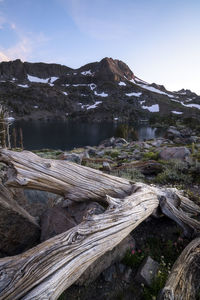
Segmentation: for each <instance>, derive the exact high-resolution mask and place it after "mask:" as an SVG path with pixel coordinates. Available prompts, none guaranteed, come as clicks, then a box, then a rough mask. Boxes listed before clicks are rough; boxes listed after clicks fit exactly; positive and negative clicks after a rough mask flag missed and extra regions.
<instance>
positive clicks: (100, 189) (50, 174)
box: [0, 149, 132, 201]
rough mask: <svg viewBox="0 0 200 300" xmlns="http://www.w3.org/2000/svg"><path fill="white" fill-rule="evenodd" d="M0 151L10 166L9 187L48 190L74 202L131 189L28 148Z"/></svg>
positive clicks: (124, 182) (121, 194) (118, 194)
mask: <svg viewBox="0 0 200 300" xmlns="http://www.w3.org/2000/svg"><path fill="white" fill-rule="evenodd" d="M0 154H1V156H0V160H1V161H4V162H6V163H9V164H10V165H11V166H12V168H11V169H10V172H9V174H8V181H7V183H6V184H8V185H9V186H13V187H23V186H24V187H26V188H30V189H38V190H44V191H49V192H52V193H55V194H58V195H61V196H64V197H65V198H67V199H69V200H73V201H84V200H97V201H98V200H101V201H104V200H105V196H106V195H110V196H112V197H124V196H127V195H129V194H131V192H132V184H131V183H130V182H129V181H128V180H126V179H123V178H119V177H114V176H110V175H107V174H104V173H103V172H101V171H98V170H94V169H91V168H88V167H84V166H80V165H77V164H74V163H71V162H68V161H60V160H53V159H52V160H51V159H43V158H41V157H39V156H37V155H35V154H33V153H32V152H29V151H23V152H14V151H9V150H6V149H2V150H1V151H0Z"/></svg>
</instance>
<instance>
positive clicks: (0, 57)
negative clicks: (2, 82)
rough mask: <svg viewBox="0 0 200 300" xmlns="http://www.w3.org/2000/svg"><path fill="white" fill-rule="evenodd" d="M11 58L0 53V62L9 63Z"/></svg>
mask: <svg viewBox="0 0 200 300" xmlns="http://www.w3.org/2000/svg"><path fill="white" fill-rule="evenodd" d="M9 60H10V59H9V57H8V56H6V55H5V54H4V53H2V52H1V51H0V61H9Z"/></svg>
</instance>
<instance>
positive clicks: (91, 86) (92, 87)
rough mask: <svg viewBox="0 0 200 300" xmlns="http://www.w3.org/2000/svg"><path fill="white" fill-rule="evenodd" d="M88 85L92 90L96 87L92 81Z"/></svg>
mask: <svg viewBox="0 0 200 300" xmlns="http://www.w3.org/2000/svg"><path fill="white" fill-rule="evenodd" d="M89 87H90V89H91V91H93V90H94V89H96V87H97V86H96V84H94V83H90V84H89Z"/></svg>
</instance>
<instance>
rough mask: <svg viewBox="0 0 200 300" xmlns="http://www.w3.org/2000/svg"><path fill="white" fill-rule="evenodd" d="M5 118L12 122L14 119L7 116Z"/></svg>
mask: <svg viewBox="0 0 200 300" xmlns="http://www.w3.org/2000/svg"><path fill="white" fill-rule="evenodd" d="M5 120H7V121H11V122H13V121H14V120H15V118H13V117H7V118H5Z"/></svg>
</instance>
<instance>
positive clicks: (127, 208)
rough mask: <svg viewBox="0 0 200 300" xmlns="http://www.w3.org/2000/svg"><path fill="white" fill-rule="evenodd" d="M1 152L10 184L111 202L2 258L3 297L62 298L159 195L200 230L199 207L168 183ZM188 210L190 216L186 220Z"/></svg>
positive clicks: (177, 216)
mask: <svg viewBox="0 0 200 300" xmlns="http://www.w3.org/2000/svg"><path fill="white" fill-rule="evenodd" d="M0 153H1V157H0V160H2V161H4V162H6V163H7V164H9V165H10V171H9V173H8V180H7V182H6V184H7V185H9V186H14V187H22V186H24V187H26V188H31V189H41V190H45V191H51V192H54V193H57V194H59V195H62V196H64V197H65V198H66V199H69V200H72V201H85V200H90V201H97V202H105V203H106V204H107V205H108V208H107V210H106V211H105V212H104V213H103V214H100V215H96V216H88V217H87V218H86V220H85V221H84V222H82V223H81V224H79V225H78V226H76V227H74V228H72V229H70V230H68V231H67V232H65V233H62V234H60V235H58V236H56V237H54V238H52V239H49V240H47V241H45V242H44V243H42V244H40V245H38V246H37V247H35V248H32V249H30V250H29V251H27V252H25V253H23V254H20V255H18V256H15V257H10V258H4V259H1V260H0V299H7V300H8V299H16V300H17V299H24V300H25V299H26V300H28V299H38V300H39V299H57V298H58V296H59V295H60V294H61V293H62V292H63V291H64V290H65V289H66V288H68V287H69V286H70V285H71V284H72V283H74V282H75V281H76V280H77V279H78V278H79V277H80V275H81V274H82V273H83V272H84V270H86V269H87V267H88V266H89V265H91V263H92V262H93V261H95V260H96V259H97V258H98V257H100V256H101V255H102V254H104V253H105V252H106V251H108V250H110V249H112V248H113V247H115V246H116V245H117V244H118V243H119V242H120V241H121V240H122V239H124V238H125V237H126V236H127V235H128V234H129V233H130V232H131V231H132V230H133V229H134V228H135V227H137V226H138V225H139V224H140V223H141V222H142V221H143V220H144V219H146V218H147V217H148V216H149V215H151V214H152V213H153V211H154V210H155V209H156V208H157V207H158V205H159V201H160V203H161V208H162V211H163V213H165V214H166V215H168V216H169V217H171V218H172V219H174V220H175V221H176V222H177V223H179V224H180V225H181V226H183V228H184V229H185V228H186V225H185V223H187V222H189V225H188V228H187V230H185V231H186V232H190V230H191V228H192V231H195V232H198V231H199V228H200V224H199V222H197V221H196V222H192V221H191V220H190V219H191V218H190V216H189V215H192V214H194V211H195V210H194V209H192V204H191V202H187V201H186V199H181V197H178V196H177V195H176V196H174V195H173V193H169V191H168V190H166V189H163V190H161V189H159V188H156V187H150V186H148V185H145V184H141V183H137V184H134V183H131V182H129V181H128V180H125V179H122V178H118V177H114V176H110V175H107V174H104V173H102V172H100V171H97V170H93V169H90V168H87V167H83V166H79V165H76V164H73V163H70V162H66V161H56V160H47V159H43V158H40V157H38V156H37V155H35V154H33V153H30V152H28V151H23V152H12V151H8V150H5V149H2V150H1V151H0ZM114 197H115V198H114ZM158 199H159V200H158ZM182 200H183V204H181V201H182ZM166 202H167V205H168V204H169V205H168V206H166V205H165V203H166ZM198 209H199V208H198ZM176 210H178V213H177V211H176ZM183 210H184V211H186V212H187V214H186V216H187V217H188V218H189V219H187V220H186V221H184V219H183V216H184V213H185V212H183ZM173 212H175V213H174V214H173ZM174 216H175V217H174Z"/></svg>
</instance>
